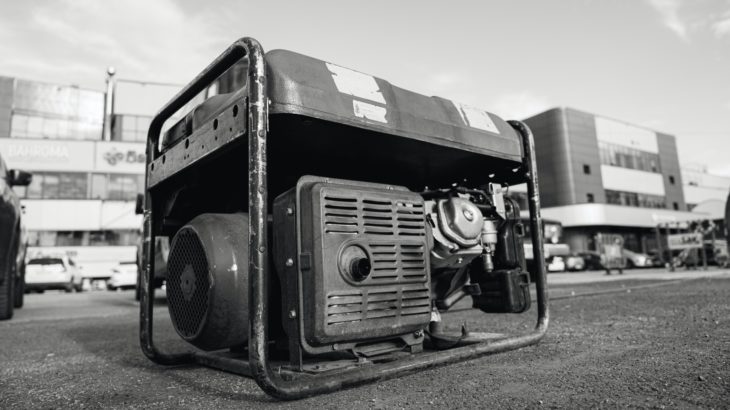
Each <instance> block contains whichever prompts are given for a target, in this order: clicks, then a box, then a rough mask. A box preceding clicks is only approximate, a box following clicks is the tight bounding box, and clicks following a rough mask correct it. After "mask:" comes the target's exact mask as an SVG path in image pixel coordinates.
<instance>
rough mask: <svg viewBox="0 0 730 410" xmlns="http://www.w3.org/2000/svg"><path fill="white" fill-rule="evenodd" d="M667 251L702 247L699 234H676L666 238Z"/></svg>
mask: <svg viewBox="0 0 730 410" xmlns="http://www.w3.org/2000/svg"><path fill="white" fill-rule="evenodd" d="M667 246H668V247H669V249H672V250H675V249H697V248H701V247H702V234H701V233H678V234H673V235H668V236H667Z"/></svg>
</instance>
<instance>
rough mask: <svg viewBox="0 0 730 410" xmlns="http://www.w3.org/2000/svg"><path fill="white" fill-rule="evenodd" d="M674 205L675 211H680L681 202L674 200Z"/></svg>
mask: <svg viewBox="0 0 730 410" xmlns="http://www.w3.org/2000/svg"><path fill="white" fill-rule="evenodd" d="M672 207H673V208H674V210H675V211H679V204H678V203H676V202H672Z"/></svg>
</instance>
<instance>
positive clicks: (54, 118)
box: [0, 77, 150, 269]
mask: <svg viewBox="0 0 730 410" xmlns="http://www.w3.org/2000/svg"><path fill="white" fill-rule="evenodd" d="M108 118H109V123H110V126H111V133H110V134H109V135H110V138H107V139H108V140H103V137H102V136H103V135H104V132H103V129H104V125H105V94H104V93H103V92H100V91H93V90H85V89H80V88H78V87H73V86H63V85H56V84H47V83H42V82H36V81H28V80H23V79H17V78H9V77H0V154H2V156H3V157H4V158H5V160H6V162H7V163H8V166H9V167H11V168H17V169H23V170H27V171H30V172H32V173H33V182H32V183H31V184H30V185H29V186H28V187H16V188H15V189H16V190H17V192H18V194H19V196H20V198H21V201H22V204H23V206H24V207H25V217H24V220H25V225H26V228H27V230H28V239H29V245H30V246H31V249H30V251H31V252H30V254H31V255H32V254H33V251H48V250H49V248H50V249H56V250H59V251H60V250H63V251H68V252H71V253H72V254H73V255H74V256H76V258H77V262H79V264H81V265H84V264H85V265H87V266H88V267H89V268H90V269H106V267H107V266H108V265H109V264H112V263H116V262H118V261H120V260H131V261H134V258H135V249H136V248H135V247H136V244H137V243H138V241H139V239H140V227H141V223H142V221H141V217H140V216H139V215H135V214H134V205H135V199H136V195H137V193H138V192H142V191H143V189H144V162H145V146H144V143H143V142H142V141H144V140H145V137H146V130H147V127H148V125H149V120H150V119H149V118H147V117H140V116H124V115H116V116H114V117H108ZM92 265H93V266H92Z"/></svg>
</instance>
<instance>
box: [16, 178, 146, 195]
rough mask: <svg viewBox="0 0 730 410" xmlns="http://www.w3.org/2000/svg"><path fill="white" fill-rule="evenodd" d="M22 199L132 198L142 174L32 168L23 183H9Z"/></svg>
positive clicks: (141, 184)
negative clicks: (35, 169) (52, 170)
mask: <svg viewBox="0 0 730 410" xmlns="http://www.w3.org/2000/svg"><path fill="white" fill-rule="evenodd" d="M13 189H14V190H15V192H16V193H17V194H18V196H19V197H20V198H23V199H107V200H113V201H133V200H135V198H136V197H137V193H139V192H143V190H144V175H137V174H100V173H91V174H90V173H86V172H34V173H33V182H31V184H30V185H28V186H27V187H24V186H16V187H13Z"/></svg>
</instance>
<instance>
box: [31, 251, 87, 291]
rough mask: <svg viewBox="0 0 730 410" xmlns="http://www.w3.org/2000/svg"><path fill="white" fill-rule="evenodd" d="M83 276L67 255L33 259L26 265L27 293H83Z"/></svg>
mask: <svg viewBox="0 0 730 410" xmlns="http://www.w3.org/2000/svg"><path fill="white" fill-rule="evenodd" d="M81 281H82V278H81V274H80V272H79V270H78V269H77V268H76V266H75V264H74V262H73V261H72V260H70V259H69V258H68V256H66V255H57V256H43V257H37V258H32V259H30V260H29V261H28V263H26V265H25V291H26V292H31V291H37V292H43V291H45V290H48V289H60V290H65V291H66V292H72V291H74V290H76V291H77V292H80V291H81Z"/></svg>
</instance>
